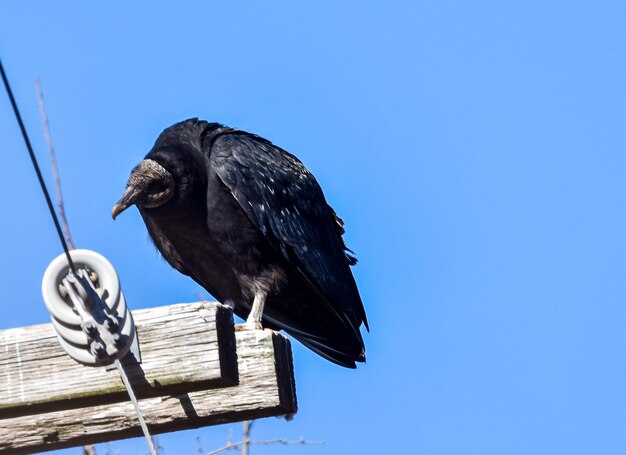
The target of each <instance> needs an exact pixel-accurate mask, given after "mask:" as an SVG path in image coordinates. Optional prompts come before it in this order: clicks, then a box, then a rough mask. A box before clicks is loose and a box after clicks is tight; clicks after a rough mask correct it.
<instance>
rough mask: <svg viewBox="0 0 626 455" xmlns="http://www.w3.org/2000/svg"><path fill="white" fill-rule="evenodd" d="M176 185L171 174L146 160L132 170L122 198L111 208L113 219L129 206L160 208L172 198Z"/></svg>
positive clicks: (160, 166)
mask: <svg viewBox="0 0 626 455" xmlns="http://www.w3.org/2000/svg"><path fill="white" fill-rule="evenodd" d="M175 190H176V184H175V181H174V177H173V176H172V174H171V173H170V172H169V171H168V170H167V169H165V167H163V166H162V165H161V164H159V163H158V162H156V161H155V160H153V159H150V158H147V159H145V160H143V161H142V162H141V163H139V165H138V166H137V167H136V168H135V169H133V171H132V172H131V174H130V177H129V179H128V184H127V185H126V191H125V192H124V195H123V196H122V198H121V199H120V200H119V201H118V202H117V204H115V205H114V206H113V211H112V212H111V216H112V217H113V219H115V218H116V217H117V216H118V215H119V214H120V213H122V212H123V211H124V210H126V209H127V208H128V207H130V206H131V205H136V206H138V207H140V208H155V207H160V206H162V205H163V204H165V203H166V202H168V201H169V200H170V199H172V197H173V196H174V192H175Z"/></svg>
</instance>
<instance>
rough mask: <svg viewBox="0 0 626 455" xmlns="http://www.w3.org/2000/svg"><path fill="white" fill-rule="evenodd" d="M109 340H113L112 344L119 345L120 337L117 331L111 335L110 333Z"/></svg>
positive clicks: (120, 342)
mask: <svg viewBox="0 0 626 455" xmlns="http://www.w3.org/2000/svg"><path fill="white" fill-rule="evenodd" d="M111 340H113V344H114V345H115V346H116V347H119V346H120V345H121V344H122V337H121V336H120V334H119V333H114V334H113V335H111Z"/></svg>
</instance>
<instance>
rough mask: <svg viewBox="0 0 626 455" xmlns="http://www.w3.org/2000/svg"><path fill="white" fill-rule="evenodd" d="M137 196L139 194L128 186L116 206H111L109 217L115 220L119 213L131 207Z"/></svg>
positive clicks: (132, 187)
mask: <svg viewBox="0 0 626 455" xmlns="http://www.w3.org/2000/svg"><path fill="white" fill-rule="evenodd" d="M138 194H139V192H138V191H137V190H136V189H135V187H134V186H132V185H128V186H127V187H126V191H125V192H124V195H123V196H122V198H121V199H120V200H119V201H117V204H115V205H114V206H113V210H112V211H111V216H112V217H113V219H115V218H117V216H118V215H119V214H120V213H122V212H123V211H124V210H126V209H127V208H128V207H130V206H131V205H133V204H134V203H135V200H136V198H137V196H138Z"/></svg>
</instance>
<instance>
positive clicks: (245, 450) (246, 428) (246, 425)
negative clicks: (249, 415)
mask: <svg viewBox="0 0 626 455" xmlns="http://www.w3.org/2000/svg"><path fill="white" fill-rule="evenodd" d="M253 424H254V420H244V422H243V440H242V441H240V442H235V443H232V442H230V438H231V436H229V437H228V441H227V442H226V445H225V446H224V447H220V448H219V449H215V450H213V451H211V452H208V453H207V454H206V455H217V454H219V453H223V452H227V451H229V450H235V449H241V454H242V455H248V454H249V452H250V446H252V445H264V446H266V445H271V444H283V445H294V444H299V445H322V444H324V441H307V440H306V439H304V438H300V439H295V440H294V439H285V438H278V439H268V440H263V439H250V431H251V430H252V425H253Z"/></svg>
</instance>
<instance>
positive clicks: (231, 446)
mask: <svg viewBox="0 0 626 455" xmlns="http://www.w3.org/2000/svg"><path fill="white" fill-rule="evenodd" d="M248 444H249V445H264V446H266V445H271V444H282V445H323V444H324V441H309V440H307V439H303V438H300V439H284V438H278V439H268V440H263V439H250V440H249V441H248ZM243 446H244V441H240V442H236V443H234V444H230V443H228V444H227V445H225V446H224V447H221V448H219V449H216V450H213V451H211V452H208V453H207V454H206V455H217V454H218V453H222V452H226V451H228V450H235V449H239V448H242V447H243Z"/></svg>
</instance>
